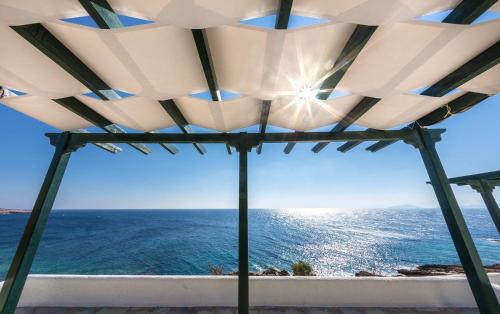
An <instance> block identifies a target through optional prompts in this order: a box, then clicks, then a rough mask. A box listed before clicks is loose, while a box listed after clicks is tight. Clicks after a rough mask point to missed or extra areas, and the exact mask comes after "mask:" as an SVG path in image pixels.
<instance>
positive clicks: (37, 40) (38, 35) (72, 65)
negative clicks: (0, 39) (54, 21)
mask: <svg viewBox="0 0 500 314" xmlns="http://www.w3.org/2000/svg"><path fill="white" fill-rule="evenodd" d="M11 28H12V29H13V30H14V31H16V32H17V33H18V34H19V35H21V36H22V37H23V38H24V39H26V40H27V41H28V42H30V43H31V44H32V45H33V46H34V47H35V48H37V49H38V50H40V51H41V52H42V53H43V54H45V55H46V56H47V57H49V58H50V59H51V60H52V61H54V62H55V63H57V64H58V65H59V66H60V67H62V68H63V69H64V70H65V71H66V72H68V73H69V74H70V75H71V76H73V77H74V78H75V79H77V80H78V81H80V82H81V83H82V84H83V85H85V86H86V87H87V88H88V89H90V90H91V91H92V92H94V93H95V94H96V95H97V96H98V97H99V98H101V99H103V100H110V99H120V98H121V97H120V96H119V95H118V94H117V93H116V92H115V91H114V90H113V89H112V88H111V87H110V86H109V85H108V84H106V83H105V82H104V81H103V80H102V79H101V78H100V77H99V76H97V74H95V73H94V72H93V71H92V70H91V69H90V68H89V67H88V66H86V65H85V64H84V63H83V62H82V61H81V60H80V59H78V57H77V56H76V55H75V54H73V53H72V52H71V51H70V50H69V49H68V48H67V47H66V46H64V44H63V43H61V42H60V41H59V40H58V39H57V38H56V37H55V36H54V35H52V34H51V33H50V32H49V31H48V30H47V29H46V28H45V27H44V26H43V25H42V24H40V23H35V24H28V25H20V26H11Z"/></svg>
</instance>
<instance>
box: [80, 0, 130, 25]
mask: <svg viewBox="0 0 500 314" xmlns="http://www.w3.org/2000/svg"><path fill="white" fill-rule="evenodd" d="M79 1H80V3H81V5H82V6H83V8H84V9H85V11H87V13H88V14H89V15H90V17H92V19H93V20H94V21H95V22H96V24H97V25H98V26H99V27H100V28H103V29H110V28H120V27H123V24H122V22H121V21H120V19H119V18H118V15H117V14H116V13H115V11H113V8H112V7H111V5H110V4H109V3H108V1H106V0H79Z"/></svg>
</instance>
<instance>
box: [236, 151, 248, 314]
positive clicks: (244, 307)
mask: <svg viewBox="0 0 500 314" xmlns="http://www.w3.org/2000/svg"><path fill="white" fill-rule="evenodd" d="M238 153H239V193H238V203H239V205H238V313H244V314H248V313H249V311H248V309H249V305H250V304H249V303H250V301H249V300H250V286H249V278H248V276H249V274H248V264H249V262H248V146H247V145H246V143H243V142H240V145H239V146H238Z"/></svg>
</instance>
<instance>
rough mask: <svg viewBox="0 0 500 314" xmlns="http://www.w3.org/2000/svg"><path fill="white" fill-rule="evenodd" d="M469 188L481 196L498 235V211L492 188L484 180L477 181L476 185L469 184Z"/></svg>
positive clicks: (499, 227)
mask: <svg viewBox="0 0 500 314" xmlns="http://www.w3.org/2000/svg"><path fill="white" fill-rule="evenodd" d="M471 187H472V188H473V189H474V190H476V191H478V192H479V193H480V194H481V197H482V198H483V200H484V204H486V208H487V209H488V211H489V212H490V216H491V219H493V223H495V226H496V227H497V230H498V233H499V234H500V209H499V208H498V204H497V202H496V200H495V198H494V197H493V186H491V185H490V184H489V183H488V181H486V180H479V181H477V184H471Z"/></svg>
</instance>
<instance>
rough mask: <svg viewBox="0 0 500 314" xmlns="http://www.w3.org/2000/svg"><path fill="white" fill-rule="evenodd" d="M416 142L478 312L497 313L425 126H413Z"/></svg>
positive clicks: (498, 309)
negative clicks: (415, 127) (423, 127)
mask: <svg viewBox="0 0 500 314" xmlns="http://www.w3.org/2000/svg"><path fill="white" fill-rule="evenodd" d="M415 132H416V135H417V138H416V139H417V141H416V143H415V145H416V146H417V148H418V149H419V151H420V155H421V156H422V160H423V162H424V165H425V168H426V169H427V173H428V175H429V178H430V180H431V183H432V187H433V189H434V192H435V194H436V197H437V199H438V202H439V206H440V208H441V211H442V213H443V216H444V220H445V222H446V225H447V226H448V230H449V232H450V234H451V238H452V240H453V243H454V245H455V248H456V250H457V253H458V257H459V259H460V262H461V264H462V266H463V268H464V272H465V275H466V276H467V280H468V282H469V286H470V288H471V290H472V294H473V295H474V298H475V300H476V303H477V305H478V307H479V310H480V312H481V313H500V305H499V303H498V300H497V298H496V296H495V292H494V290H493V288H492V286H491V283H490V281H489V279H488V276H487V275H486V272H485V270H484V267H483V264H482V262H481V259H480V257H479V254H478V252H477V249H476V247H475V245H474V242H473V240H472V236H471V235H470V233H469V230H468V229H467V224H466V222H465V219H464V217H463V215H462V212H461V211H460V208H459V206H458V203H457V200H456V199H455V195H454V194H453V190H452V189H451V186H450V183H449V182H448V178H447V176H446V173H445V171H444V168H443V165H442V164H441V161H440V159H439V155H438V153H437V151H436V148H435V143H434V140H433V138H432V135H431V133H430V132H429V130H427V129H422V128H417V129H415Z"/></svg>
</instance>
